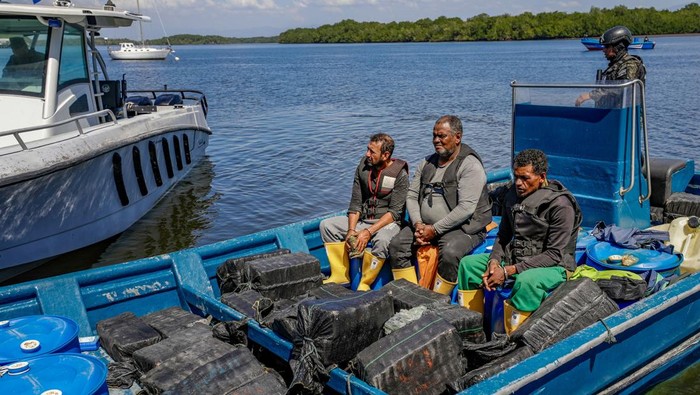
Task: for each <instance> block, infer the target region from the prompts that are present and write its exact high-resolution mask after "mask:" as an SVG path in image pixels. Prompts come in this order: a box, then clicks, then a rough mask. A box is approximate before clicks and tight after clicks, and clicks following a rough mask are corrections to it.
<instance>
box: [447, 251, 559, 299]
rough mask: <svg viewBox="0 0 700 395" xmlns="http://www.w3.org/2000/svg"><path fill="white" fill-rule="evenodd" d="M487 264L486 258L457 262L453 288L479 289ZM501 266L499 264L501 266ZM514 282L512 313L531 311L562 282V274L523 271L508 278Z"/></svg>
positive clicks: (556, 270) (544, 269)
mask: <svg viewBox="0 0 700 395" xmlns="http://www.w3.org/2000/svg"><path fill="white" fill-rule="evenodd" d="M488 263H489V254H476V255H467V256H465V257H464V258H462V260H460V261H459V273H458V274H457V286H458V289H460V290H473V289H478V288H481V286H482V278H481V276H483V274H484V272H485V271H486V267H487V266H488ZM503 264H504V263H503V262H501V265H503ZM512 277H513V278H514V279H515V284H514V285H513V292H512V293H511V294H510V295H511V296H510V304H511V305H512V306H513V307H515V308H516V309H518V310H520V311H523V312H528V311H535V310H537V308H538V307H540V304H542V301H543V300H544V298H546V297H547V295H548V294H549V292H551V291H552V290H553V289H555V288H556V287H558V286H559V285H560V284H562V283H563V282H564V281H566V270H565V269H564V268H563V267H561V266H554V267H541V268H532V269H528V270H525V271H524V272H522V273H518V274H515V275H513V276H512Z"/></svg>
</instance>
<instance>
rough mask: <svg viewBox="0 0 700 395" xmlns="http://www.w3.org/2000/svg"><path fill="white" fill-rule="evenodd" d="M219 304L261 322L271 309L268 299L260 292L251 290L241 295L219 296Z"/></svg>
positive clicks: (226, 294)
mask: <svg viewBox="0 0 700 395" xmlns="http://www.w3.org/2000/svg"><path fill="white" fill-rule="evenodd" d="M221 303H223V304H225V305H226V306H229V307H232V308H233V309H234V310H236V311H238V312H239V313H241V314H243V315H245V316H246V317H249V318H252V319H254V320H256V321H261V320H262V319H263V318H264V317H265V316H267V315H268V314H270V312H271V311H272V308H273V302H272V300H271V299H270V298H266V297H264V296H262V295H261V294H260V292H258V291H255V290H252V289H247V290H245V291H243V292H241V293H234V292H230V293H225V294H223V295H221Z"/></svg>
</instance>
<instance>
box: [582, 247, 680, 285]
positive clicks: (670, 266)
mask: <svg viewBox="0 0 700 395" xmlns="http://www.w3.org/2000/svg"><path fill="white" fill-rule="evenodd" d="M612 255H633V256H635V257H636V258H637V259H638V262H637V263H635V264H633V265H631V266H623V265H622V264H621V263H613V262H610V261H609V259H608V258H609V257H610V256H612ZM586 257H587V259H586V263H587V264H588V265H589V266H592V267H594V268H596V269H598V270H609V269H615V270H628V271H631V272H635V273H642V272H645V271H648V270H655V271H656V272H657V273H659V274H661V275H662V276H664V277H668V276H670V275H672V274H678V273H680V270H679V267H680V264H681V262H683V257H682V255H677V254H669V253H666V252H662V251H656V250H647V249H644V248H639V249H628V248H622V247H618V246H615V245H612V244H610V243H608V242H605V241H601V242H598V243H594V244H591V245H589V246H588V248H587V249H586Z"/></svg>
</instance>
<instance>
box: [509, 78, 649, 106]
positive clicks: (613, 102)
mask: <svg viewBox="0 0 700 395" xmlns="http://www.w3.org/2000/svg"><path fill="white" fill-rule="evenodd" d="M625 82H628V81H624V80H620V81H599V82H597V83H596V84H595V87H592V88H591V87H589V88H581V87H576V86H571V85H566V84H562V85H554V84H549V85H543V86H542V87H537V86H527V87H518V88H516V89H515V91H514V95H515V96H514V104H516V105H517V104H532V105H541V106H557V107H559V106H561V107H573V106H575V102H576V98H577V97H579V96H580V95H581V94H582V93H587V94H588V96H589V97H590V99H588V100H586V101H584V102H583V103H581V104H580V105H581V107H595V108H603V109H623V108H628V107H632V106H635V105H639V104H640V102H641V89H643V88H642V87H641V85H639V84H632V85H626V86H620V85H621V84H624V83H625Z"/></svg>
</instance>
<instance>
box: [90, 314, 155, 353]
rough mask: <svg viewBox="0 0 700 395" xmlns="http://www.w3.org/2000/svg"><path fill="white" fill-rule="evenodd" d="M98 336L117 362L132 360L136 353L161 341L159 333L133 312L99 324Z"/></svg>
mask: <svg viewBox="0 0 700 395" xmlns="http://www.w3.org/2000/svg"><path fill="white" fill-rule="evenodd" d="M97 334H98V335H99V336H100V342H101V343H102V347H103V348H104V349H105V351H106V352H107V354H109V356H110V357H112V359H113V360H115V361H117V362H120V361H126V360H129V359H131V356H132V354H133V353H134V351H136V350H139V349H141V348H143V347H146V346H150V345H151V344H155V343H157V342H158V341H160V339H161V336H160V334H159V333H158V331H156V330H155V329H153V328H151V327H150V326H148V324H146V323H145V322H144V321H143V320H142V319H141V318H139V317H137V316H135V315H134V313H131V312H126V313H122V314H119V315H117V316H115V317H112V318H108V319H106V320H102V321H100V322H98V323H97Z"/></svg>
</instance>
